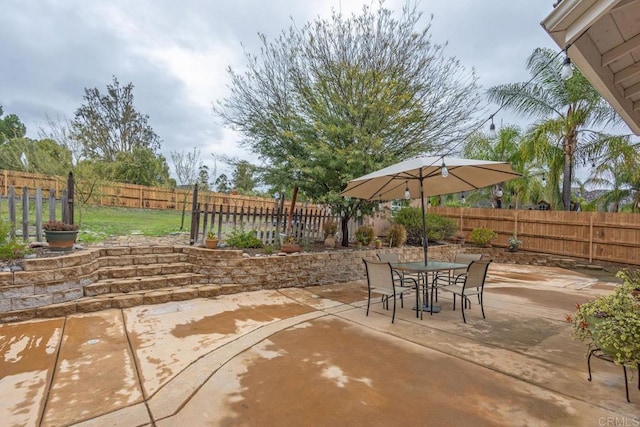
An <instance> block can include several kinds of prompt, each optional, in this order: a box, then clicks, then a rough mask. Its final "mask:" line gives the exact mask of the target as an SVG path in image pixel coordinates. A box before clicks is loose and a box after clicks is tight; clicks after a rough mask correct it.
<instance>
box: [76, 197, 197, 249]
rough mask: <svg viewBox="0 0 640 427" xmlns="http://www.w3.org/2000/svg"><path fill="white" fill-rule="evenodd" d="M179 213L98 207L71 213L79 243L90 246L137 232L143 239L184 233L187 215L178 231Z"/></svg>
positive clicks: (88, 207) (187, 225)
mask: <svg viewBox="0 0 640 427" xmlns="http://www.w3.org/2000/svg"><path fill="white" fill-rule="evenodd" d="M181 217H182V212H181V211H177V210H156V209H131V208H116V207H102V206H84V207H83V208H82V209H81V210H76V212H75V223H76V224H79V225H80V234H79V235H78V240H79V241H80V242H85V243H92V242H99V241H102V240H105V239H106V238H108V237H110V236H122V235H126V234H132V233H139V234H143V235H145V236H165V235H167V234H170V233H175V232H179V231H188V230H189V227H190V225H191V213H190V212H186V213H185V221H184V229H183V230H180V223H181Z"/></svg>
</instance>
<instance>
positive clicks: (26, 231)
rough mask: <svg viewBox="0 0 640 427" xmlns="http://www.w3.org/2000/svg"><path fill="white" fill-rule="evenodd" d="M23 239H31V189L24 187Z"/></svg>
mask: <svg viewBox="0 0 640 427" xmlns="http://www.w3.org/2000/svg"><path fill="white" fill-rule="evenodd" d="M22 240H23V241H25V242H26V241H28V240H29V189H28V188H27V187H22Z"/></svg>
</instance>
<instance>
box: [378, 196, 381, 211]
mask: <svg viewBox="0 0 640 427" xmlns="http://www.w3.org/2000/svg"><path fill="white" fill-rule="evenodd" d="M378 210H379V211H381V210H382V196H380V201H379V202H378Z"/></svg>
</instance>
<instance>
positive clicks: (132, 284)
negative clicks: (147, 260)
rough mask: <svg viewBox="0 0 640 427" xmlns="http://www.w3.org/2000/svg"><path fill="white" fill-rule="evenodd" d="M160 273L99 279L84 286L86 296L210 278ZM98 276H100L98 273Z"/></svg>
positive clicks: (160, 286) (194, 274)
mask: <svg viewBox="0 0 640 427" xmlns="http://www.w3.org/2000/svg"><path fill="white" fill-rule="evenodd" d="M162 267H163V270H164V267H167V266H162ZM168 270H170V269H168ZM159 274H161V275H155V276H146V275H145V276H132V277H123V278H107V279H99V280H98V281H97V282H95V283H92V284H90V285H86V286H84V296H88V297H92V296H96V295H102V294H107V293H112V294H118V293H122V294H127V293H130V292H135V291H144V290H153V289H160V288H168V287H174V286H187V285H193V284H206V283H207V280H208V278H207V276H206V275H204V274H196V273H183V272H179V273H165V274H162V273H159ZM98 277H100V276H99V275H98Z"/></svg>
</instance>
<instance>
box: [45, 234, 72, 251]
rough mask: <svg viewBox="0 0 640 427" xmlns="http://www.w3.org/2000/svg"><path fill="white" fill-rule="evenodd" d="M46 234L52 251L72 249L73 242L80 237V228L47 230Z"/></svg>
mask: <svg viewBox="0 0 640 427" xmlns="http://www.w3.org/2000/svg"><path fill="white" fill-rule="evenodd" d="M44 236H45V237H46V239H47V242H48V243H49V249H50V250H52V251H67V252H68V251H71V250H72V249H73V244H74V243H75V242H76V237H78V230H69V231H51V230H45V231H44Z"/></svg>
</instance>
